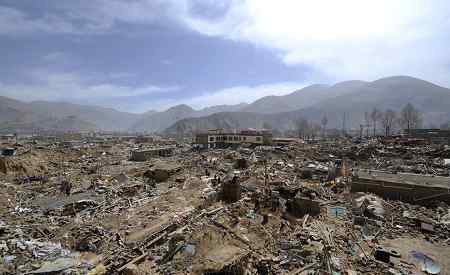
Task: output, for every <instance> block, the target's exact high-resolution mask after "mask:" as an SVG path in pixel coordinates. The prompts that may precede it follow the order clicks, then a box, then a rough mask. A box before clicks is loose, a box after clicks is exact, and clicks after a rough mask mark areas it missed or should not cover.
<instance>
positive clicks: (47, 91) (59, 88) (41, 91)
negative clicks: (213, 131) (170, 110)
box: [0, 70, 180, 102]
mask: <svg viewBox="0 0 450 275" xmlns="http://www.w3.org/2000/svg"><path fill="white" fill-rule="evenodd" d="M29 77H30V78H31V79H32V82H33V83H30V84H13V85H11V84H2V83H0V95H2V96H6V97H11V98H15V99H19V100H24V101H32V100H52V101H77V102H82V101H84V100H88V101H90V102H96V101H100V100H102V99H117V98H126V97H135V96H143V95H155V94H162V93H167V92H172V91H177V90H179V89H180V87H178V86H167V87H160V86H156V85H144V86H139V87H132V86H124V85H114V84H110V83H103V82H97V83H95V84H91V82H92V81H93V80H94V79H95V76H91V77H89V76H83V77H81V76H80V75H79V74H77V73H61V72H48V71H45V70H34V71H31V72H30V73H29Z"/></svg>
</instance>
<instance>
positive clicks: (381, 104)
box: [166, 76, 450, 134]
mask: <svg viewBox="0 0 450 275" xmlns="http://www.w3.org/2000/svg"><path fill="white" fill-rule="evenodd" d="M326 92H328V93H330V94H334V95H336V96H335V97H333V98H328V99H324V100H321V101H319V102H317V103H315V104H313V105H311V106H309V107H306V108H302V109H299V110H295V111H291V112H283V113H276V114H266V115H263V114H254V113H246V112H240V113H234V114H232V113H219V114H215V115H213V116H207V117H202V118H197V119H184V120H181V121H179V122H177V123H175V124H174V125H172V126H171V127H169V128H168V129H167V131H166V132H167V133H171V134H173V133H178V134H179V133H180V132H182V131H184V132H186V133H190V132H193V131H196V130H199V129H205V128H247V127H261V126H262V124H263V123H264V122H266V123H269V124H270V125H271V126H272V127H274V128H276V129H279V130H287V129H294V121H295V120H296V119H298V118H300V117H302V118H306V119H308V120H311V121H315V122H317V123H319V122H320V120H321V118H322V117H323V116H327V118H328V121H329V123H328V125H327V127H329V128H341V127H342V121H343V115H344V113H345V115H346V124H347V127H348V128H355V129H356V128H358V127H359V125H360V124H362V123H363V122H364V121H363V120H364V112H370V111H371V110H372V109H373V108H374V107H376V108H378V109H379V110H382V111H384V110H386V109H388V108H390V109H393V110H396V111H399V110H401V108H402V107H403V106H404V105H405V104H406V103H408V102H409V103H412V104H413V105H414V106H416V107H417V109H419V111H420V112H422V114H423V120H424V124H425V125H429V124H430V123H433V124H435V125H440V124H441V123H444V122H446V121H448V120H449V119H450V108H449V106H450V90H449V89H447V88H443V87H440V86H437V85H435V84H433V83H430V82H427V81H423V80H420V79H417V78H412V77H406V76H397V77H388V78H383V79H379V80H377V81H373V82H359V81H357V82H355V81H350V82H342V83H338V84H336V85H333V86H331V87H329V88H327V89H326Z"/></svg>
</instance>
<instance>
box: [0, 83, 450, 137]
mask: <svg viewBox="0 0 450 275" xmlns="http://www.w3.org/2000/svg"><path fill="white" fill-rule="evenodd" d="M408 102H409V103H412V104H413V105H415V106H416V107H417V109H419V110H420V111H421V112H422V113H423V118H424V123H425V125H429V124H430V123H432V124H434V125H440V124H441V123H444V122H447V121H448V120H450V89H448V88H444V87H440V86H437V85H434V84H432V83H430V82H427V81H423V80H420V79H416V78H412V77H407V76H395V77H388V78H383V79H379V80H376V81H373V82H364V81H346V82H341V83H337V84H335V85H333V86H328V85H311V86H308V87H305V88H303V89H300V90H297V91H294V92H292V93H291V94H288V95H284V96H266V97H263V98H260V99H258V100H256V101H254V102H252V103H250V104H245V103H243V104H238V105H220V106H212V107H208V108H204V109H201V110H194V109H193V108H191V107H190V106H187V105H177V106H174V107H171V108H169V109H167V110H165V111H162V112H154V111H149V112H147V113H144V114H133V113H126V112H119V111H117V110H114V109H111V108H104V107H98V106H84V105H77V104H71V103H61V102H45V101H37V102H31V103H25V102H21V101H18V100H14V99H10V98H6V97H0V130H1V131H2V132H8V131H22V132H27V131H28V132H30V131H37V130H59V131H68V130H72V131H90V130H93V129H98V130H107V131H134V132H144V131H145V132H163V131H164V132H165V133H169V134H175V133H177V134H180V133H184V134H188V133H191V132H193V131H196V130H199V129H206V128H229V129H231V128H248V127H254V128H258V127H262V125H263V124H264V123H268V124H270V125H271V126H272V127H273V128H275V129H279V130H288V129H292V128H293V127H294V126H293V122H294V121H295V120H296V119H298V118H299V117H302V118H306V119H308V120H311V121H316V122H319V121H320V120H321V118H322V117H323V116H327V118H328V120H329V123H328V126H327V127H328V128H340V127H342V120H343V115H344V113H345V116H346V122H347V127H349V128H358V127H359V124H361V123H362V122H363V119H364V112H366V111H369V112H370V111H371V110H372V109H373V108H374V107H376V108H378V109H379V110H382V111H383V110H386V109H387V108H390V109H393V110H397V111H398V110H400V109H401V108H402V107H403V106H404V105H405V104H406V103H408Z"/></svg>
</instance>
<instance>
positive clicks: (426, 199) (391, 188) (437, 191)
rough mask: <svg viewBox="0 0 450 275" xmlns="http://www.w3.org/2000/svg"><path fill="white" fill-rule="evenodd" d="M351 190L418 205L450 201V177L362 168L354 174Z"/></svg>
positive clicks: (449, 202)
mask: <svg viewBox="0 0 450 275" xmlns="http://www.w3.org/2000/svg"><path fill="white" fill-rule="evenodd" d="M351 190H352V192H354V193H356V192H366V193H373V194H377V195H378V196H380V197H382V198H385V199H391V200H400V201H404V202H409V203H414V204H429V203H433V202H436V201H443V202H446V203H448V204H450V180H449V178H448V177H442V176H430V175H418V174H412V173H388V172H383V171H370V170H369V171H367V170H359V171H356V172H355V173H354V177H353V179H352V183H351Z"/></svg>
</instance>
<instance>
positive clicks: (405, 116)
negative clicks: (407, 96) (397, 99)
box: [401, 103, 422, 134]
mask: <svg viewBox="0 0 450 275" xmlns="http://www.w3.org/2000/svg"><path fill="white" fill-rule="evenodd" d="M401 123H402V126H403V127H404V128H406V129H407V130H408V134H409V132H410V130H411V129H413V128H418V127H420V125H421V124H422V115H421V113H420V112H419V110H417V109H416V107H414V105H412V104H411V103H408V104H406V105H405V107H403V109H402V111H401Z"/></svg>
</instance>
